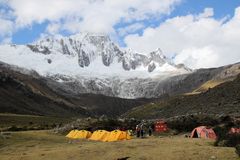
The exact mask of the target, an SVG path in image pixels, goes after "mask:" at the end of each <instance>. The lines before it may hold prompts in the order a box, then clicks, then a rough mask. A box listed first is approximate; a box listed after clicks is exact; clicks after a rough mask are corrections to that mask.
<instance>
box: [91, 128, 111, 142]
mask: <svg viewBox="0 0 240 160" xmlns="http://www.w3.org/2000/svg"><path fill="white" fill-rule="evenodd" d="M109 133H110V132H108V131H105V130H97V131H95V132H93V134H92V136H91V137H90V138H89V139H90V140H95V141H106V138H107V136H108V134H109Z"/></svg>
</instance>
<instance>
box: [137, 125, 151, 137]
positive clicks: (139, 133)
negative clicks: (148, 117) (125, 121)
mask: <svg viewBox="0 0 240 160" xmlns="http://www.w3.org/2000/svg"><path fill="white" fill-rule="evenodd" d="M146 131H147V132H148V135H149V136H152V132H153V128H152V126H148V128H147V127H146V126H145V125H144V123H142V124H138V125H137V126H136V135H137V137H138V138H140V137H141V138H143V137H144V135H145V133H146Z"/></svg>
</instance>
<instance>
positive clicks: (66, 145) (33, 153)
mask: <svg viewBox="0 0 240 160" xmlns="http://www.w3.org/2000/svg"><path fill="white" fill-rule="evenodd" d="M121 158H122V159H124V158H125V159H128V160H211V159H217V160H237V159H238V157H237V155H236V153H235V149H234V148H225V147H214V146H213V141H209V140H204V139H190V138H184V137H182V136H175V137H162V138H160V137H151V138H145V139H135V138H134V139H132V140H128V141H119V142H95V141H89V140H75V141H69V139H66V138H65V137H64V136H63V135H56V134H54V133H52V132H51V131H23V132H10V134H9V135H5V138H3V136H2V137H1V139H0V159H1V160H20V159H21V160H43V159H46V160H55V159H56V160H76V159H79V160H85V159H86V160H117V159H121Z"/></svg>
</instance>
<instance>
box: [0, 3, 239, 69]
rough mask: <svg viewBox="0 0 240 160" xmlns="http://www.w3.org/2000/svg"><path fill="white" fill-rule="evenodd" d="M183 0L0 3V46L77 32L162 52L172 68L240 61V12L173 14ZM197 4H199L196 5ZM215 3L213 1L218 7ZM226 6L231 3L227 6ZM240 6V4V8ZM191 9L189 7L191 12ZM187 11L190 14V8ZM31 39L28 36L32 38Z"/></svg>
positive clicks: (147, 50)
mask: <svg viewBox="0 0 240 160" xmlns="http://www.w3.org/2000/svg"><path fill="white" fill-rule="evenodd" d="M184 3H186V1H183V0H162V1H159V0H131V1H129V0H114V1H113V0H51V1H49V0H21V1H19V0H0V24H1V25H0V43H11V42H14V40H13V37H14V36H15V35H16V33H21V34H19V35H21V36H19V37H17V38H18V39H27V36H23V35H25V34H24V32H23V31H25V30H26V29H28V31H29V32H33V34H32V35H34V33H35V32H36V31H37V32H40V35H39V36H38V37H31V38H32V39H36V40H37V39H39V38H41V37H45V36H58V35H66V34H67V35H71V34H76V33H79V32H94V33H96V32H97V33H105V34H109V35H110V36H111V38H112V39H113V40H115V41H120V42H122V44H120V45H121V46H123V47H126V48H131V49H132V50H134V51H138V52H142V53H148V52H150V51H152V50H155V49H157V48H161V49H162V51H163V52H164V54H166V55H167V56H168V57H173V61H174V62H175V63H177V64H178V63H184V64H186V65H187V66H188V67H191V68H202V67H217V66H220V65H226V64H230V63H235V62H238V61H240V54H239V53H238V51H239V50H240V45H239V41H240V8H239V7H235V13H234V15H233V16H229V15H227V14H226V15H225V17H222V18H216V16H215V14H216V13H215V11H214V9H215V8H209V7H208V6H207V5H206V7H205V9H204V10H201V11H198V12H197V13H192V12H191V11H189V12H187V14H184V15H183V14H181V15H180V14H179V15H178V14H176V13H175V14H173V15H172V13H173V12H174V11H175V10H176V9H177V8H178V7H179V6H180V5H182V4H184ZM196 3H197V2H196ZM216 3H217V2H216ZM229 3H230V2H229ZM239 6H240V4H239ZM190 7H191V6H189V8H190ZM189 10H190V9H189ZM30 35H31V33H30Z"/></svg>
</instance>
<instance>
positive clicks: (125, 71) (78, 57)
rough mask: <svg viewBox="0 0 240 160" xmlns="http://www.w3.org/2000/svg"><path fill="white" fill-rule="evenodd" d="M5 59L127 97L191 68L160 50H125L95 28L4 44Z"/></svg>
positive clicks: (0, 52)
mask: <svg viewBox="0 0 240 160" xmlns="http://www.w3.org/2000/svg"><path fill="white" fill-rule="evenodd" d="M0 61H3V62H5V63H8V64H13V65H17V66H19V67H23V68H27V69H30V70H35V71H36V72H38V73H39V74H40V75H42V76H45V77H50V78H52V79H54V80H56V81H58V82H60V83H61V84H62V86H63V88H64V90H66V91H68V92H74V93H76V94H79V93H98V94H104V95H110V96H118V97H124V98H138V97H154V96H155V95H151V94H147V92H151V90H153V89H155V88H154V84H155V82H156V83H159V81H163V80H164V79H166V78H169V77H173V76H176V75H180V74H186V73H189V72H191V70H190V69H188V68H187V67H185V66H184V65H175V64H173V63H172V62H171V61H170V60H169V59H168V58H167V57H165V56H164V55H163V53H162V51H161V50H160V49H157V50H156V51H153V52H151V53H148V54H145V53H144V54H142V53H137V52H133V51H131V50H123V49H121V48H119V47H118V46H117V45H116V44H114V43H113V42H112V41H111V40H110V38H109V37H108V36H106V35H104V34H92V33H80V34H77V35H73V36H69V37H49V38H45V39H42V40H39V41H37V42H35V43H32V44H28V45H2V46H0ZM66 85H67V87H66ZM64 86H65V87H64ZM69 86H72V87H69ZM149 86H151V87H150V88H149ZM149 90H150V91H149Z"/></svg>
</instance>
